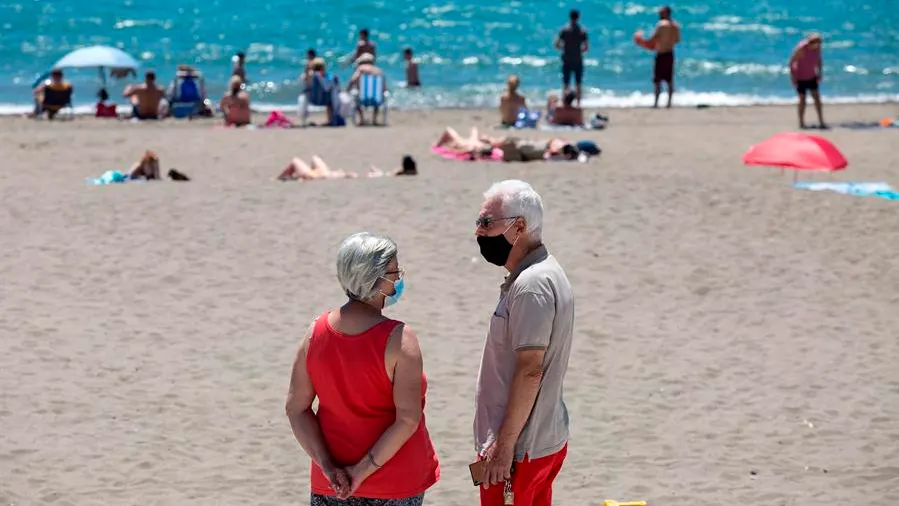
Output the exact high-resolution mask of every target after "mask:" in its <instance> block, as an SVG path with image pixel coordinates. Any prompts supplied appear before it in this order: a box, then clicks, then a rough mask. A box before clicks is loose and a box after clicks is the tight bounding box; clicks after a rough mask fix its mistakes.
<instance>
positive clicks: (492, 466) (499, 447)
mask: <svg viewBox="0 0 899 506" xmlns="http://www.w3.org/2000/svg"><path fill="white" fill-rule="evenodd" d="M514 458H515V442H514V441H513V442H512V443H511V444H509V443H506V442H503V441H494V442H493V443H491V444H490V446H488V447H487V451H486V452H485V454H484V459H485V460H486V461H487V468H486V469H485V470H484V483H483V485H484V488H485V489H486V488H490V485H496V484H497V483H503V482H504V481H506V480H508V479H510V478H511V477H512V461H513V460H514Z"/></svg>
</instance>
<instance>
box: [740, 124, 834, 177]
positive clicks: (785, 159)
mask: <svg viewBox="0 0 899 506" xmlns="http://www.w3.org/2000/svg"><path fill="white" fill-rule="evenodd" d="M743 163H745V164H746V165H766V166H769V167H780V168H781V169H793V170H795V171H800V170H812V171H827V172H833V171H837V170H843V169H845V168H846V167H847V166H848V165H849V162H847V161H846V157H844V156H843V154H842V153H840V150H839V149H837V147H836V146H834V145H833V143H831V142H830V141H829V140H827V139H825V138H824V137H818V136H817V135H808V134H802V133H798V132H783V133H779V134H777V135H774V136H773V137H770V138H768V139H766V140H764V141H762V142H760V143H758V144H756V145H754V146H752V147H751V148H749V151H747V152H746V154H744V155H743Z"/></svg>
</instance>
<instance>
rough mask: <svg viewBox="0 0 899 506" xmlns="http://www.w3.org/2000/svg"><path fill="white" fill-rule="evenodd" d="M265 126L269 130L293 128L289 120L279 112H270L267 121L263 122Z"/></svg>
mask: <svg viewBox="0 0 899 506" xmlns="http://www.w3.org/2000/svg"><path fill="white" fill-rule="evenodd" d="M265 126H266V127H269V128H271V127H278V128H291V127H293V123H292V122H291V121H290V120H289V119H287V116H285V115H284V113H282V112H281V111H272V113H271V114H269V115H268V119H267V120H266V121H265Z"/></svg>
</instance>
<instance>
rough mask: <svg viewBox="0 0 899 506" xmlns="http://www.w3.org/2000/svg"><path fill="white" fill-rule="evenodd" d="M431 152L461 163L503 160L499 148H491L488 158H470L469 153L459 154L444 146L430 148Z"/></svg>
mask: <svg viewBox="0 0 899 506" xmlns="http://www.w3.org/2000/svg"><path fill="white" fill-rule="evenodd" d="M431 152H432V153H434V154H437V155H440V156H442V157H443V158H446V159H447V160H461V161H463V162H472V161H475V160H485V161H488V162H498V161H500V160H502V159H503V150H501V149H499V148H493V151H492V152H491V153H490V157H477V158H472V157H471V154H469V153H460V152H458V151H454V150H452V149H449V148H447V147H446V146H431Z"/></svg>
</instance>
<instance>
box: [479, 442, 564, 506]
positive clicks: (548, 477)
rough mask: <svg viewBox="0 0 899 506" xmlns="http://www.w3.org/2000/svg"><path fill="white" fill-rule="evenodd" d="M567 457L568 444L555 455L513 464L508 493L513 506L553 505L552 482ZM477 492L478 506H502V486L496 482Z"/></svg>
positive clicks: (526, 458) (525, 459)
mask: <svg viewBox="0 0 899 506" xmlns="http://www.w3.org/2000/svg"><path fill="white" fill-rule="evenodd" d="M567 454H568V444H567V443H566V444H565V446H563V447H562V449H561V450H559V451H558V452H556V453H554V454H552V455H547V456H546V457H541V458H539V459H535V460H530V459H528V457H527V455H525V456H524V460H522V461H521V462H516V463H515V473H514V474H513V475H512V493H513V494H515V506H551V505H552V502H553V481H554V480H555V479H556V476H558V475H559V471H560V470H561V469H562V462H564V461H565V455H567ZM480 489H481V506H503V484H502V483H498V484H496V485H493V486H491V487H490V488H488V489H485V488H484V487H480Z"/></svg>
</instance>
